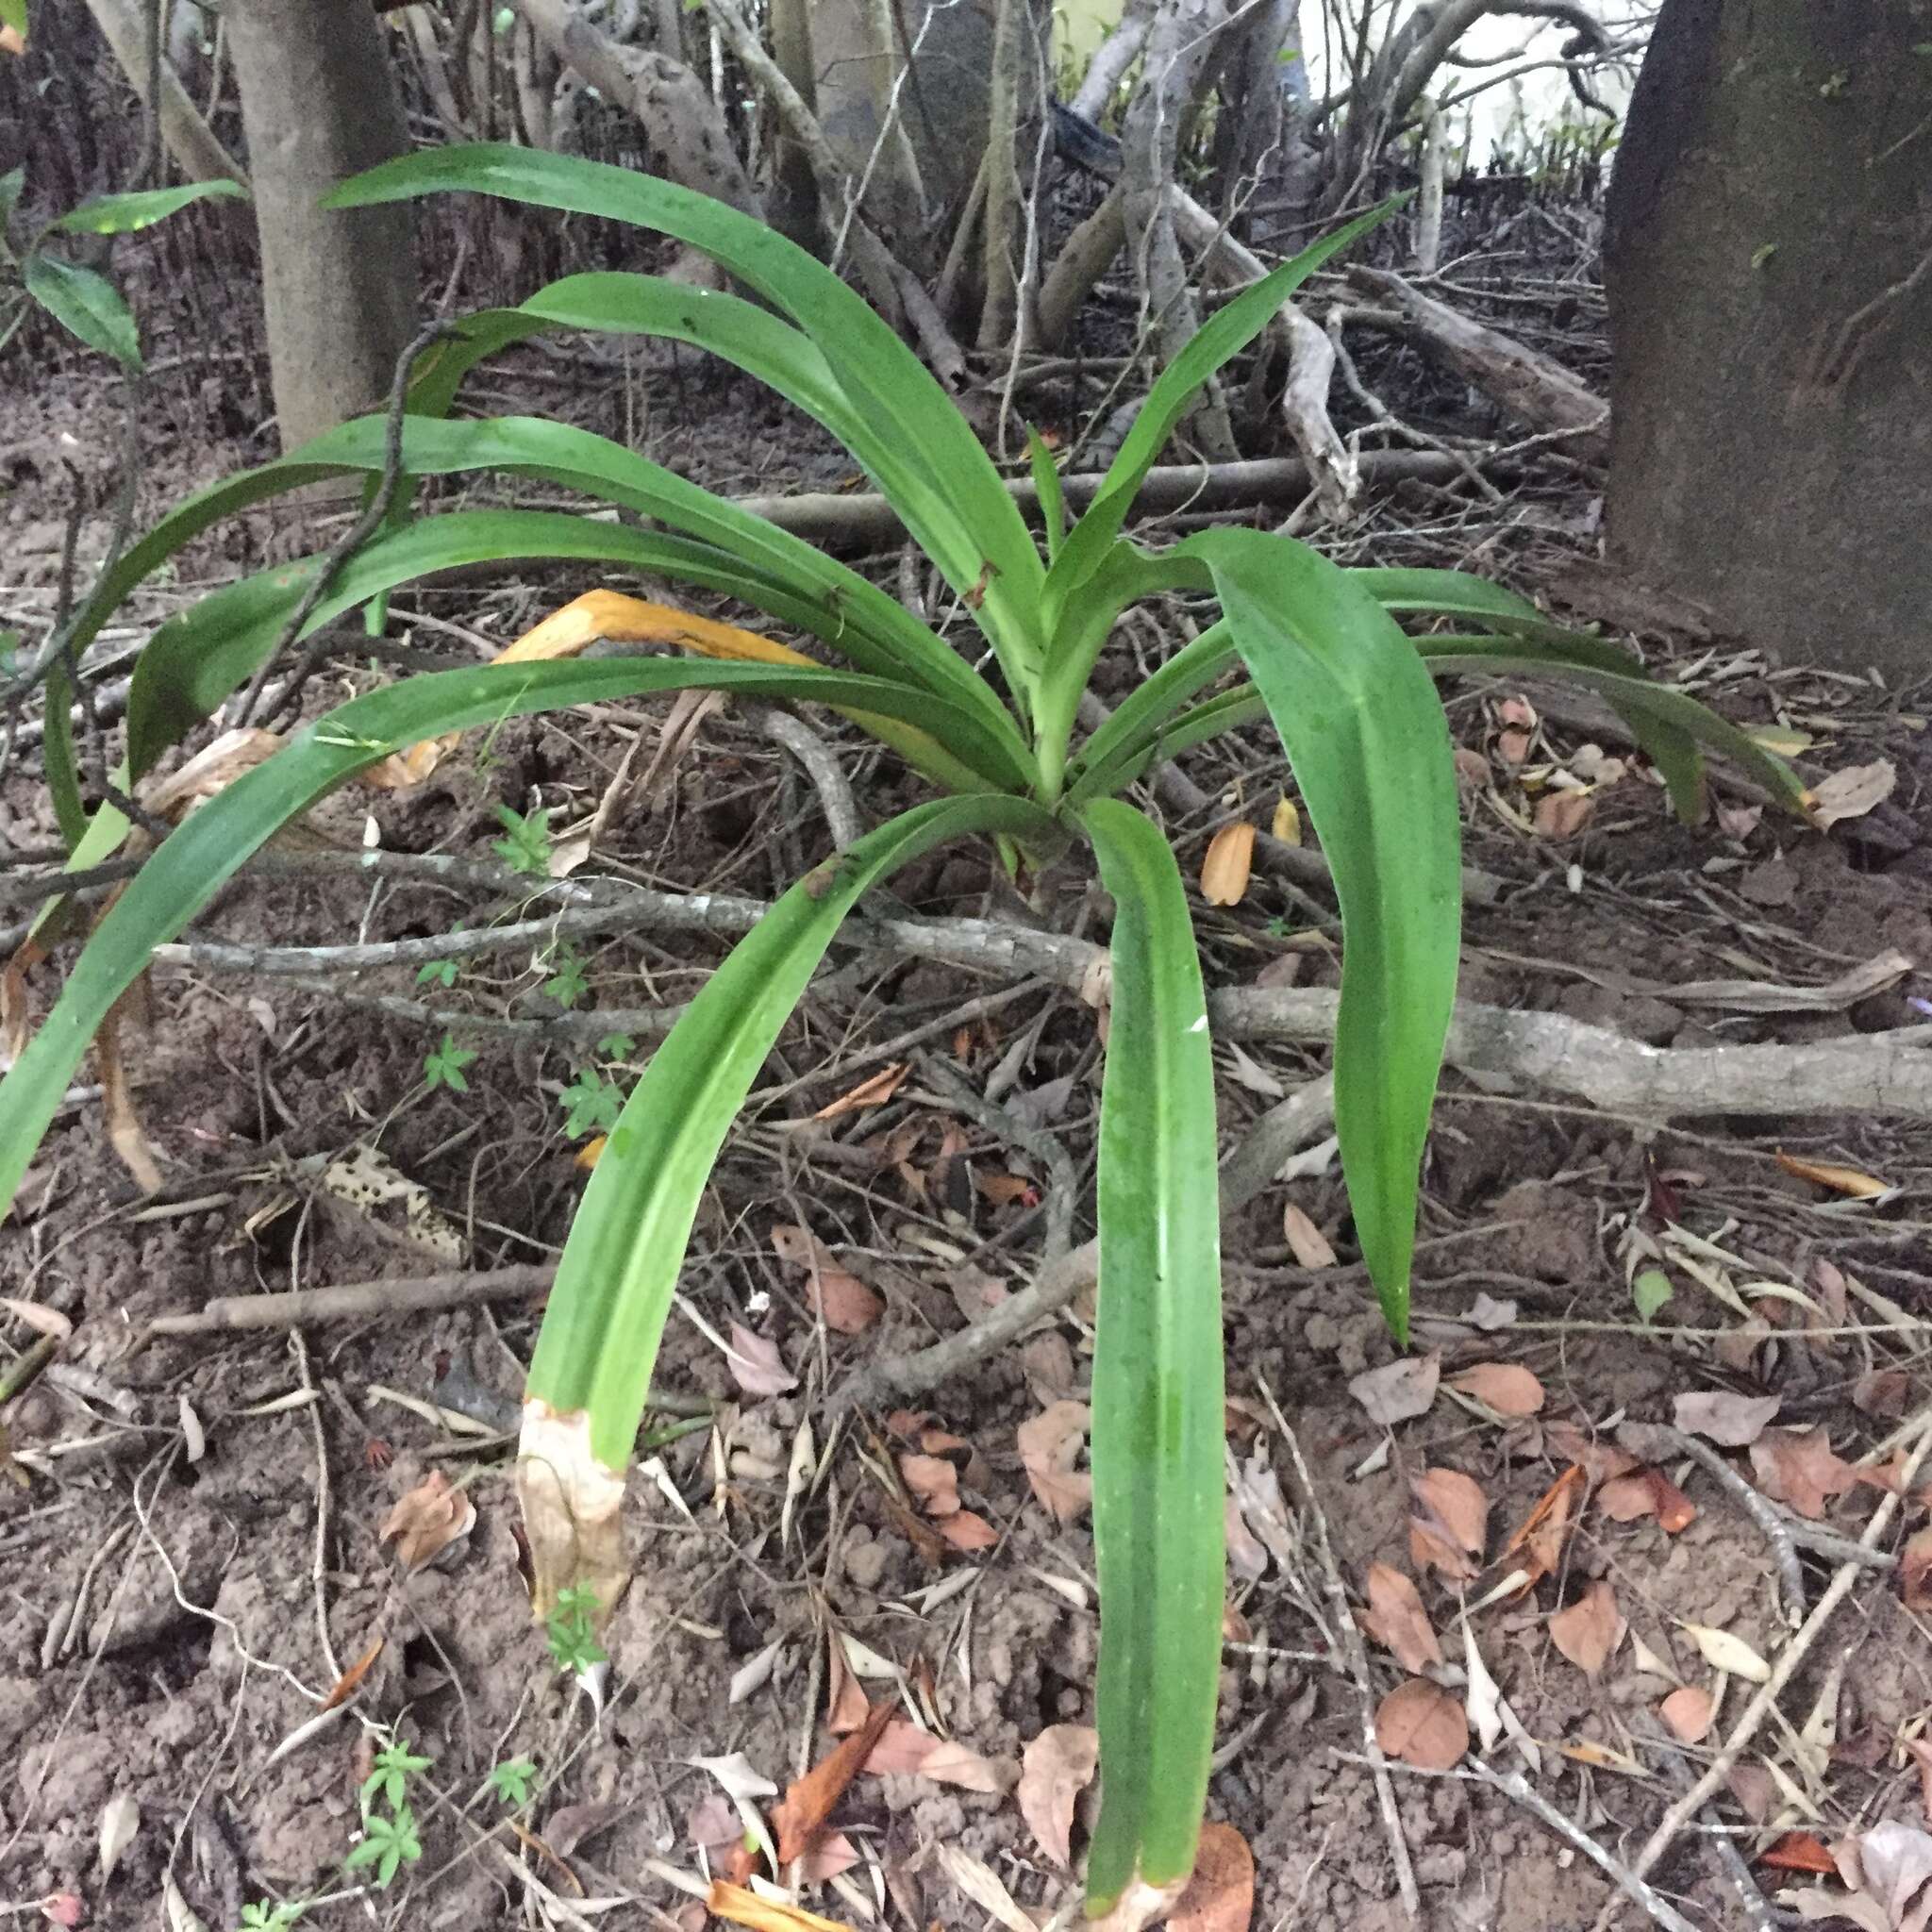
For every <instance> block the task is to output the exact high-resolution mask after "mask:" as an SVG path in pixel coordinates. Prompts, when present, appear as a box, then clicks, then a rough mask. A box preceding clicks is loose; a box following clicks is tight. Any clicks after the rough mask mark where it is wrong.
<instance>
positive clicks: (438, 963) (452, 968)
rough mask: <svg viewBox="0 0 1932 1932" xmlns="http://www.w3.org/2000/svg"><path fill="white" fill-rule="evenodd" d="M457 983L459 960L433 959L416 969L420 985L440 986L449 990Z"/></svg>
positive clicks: (417, 981) (417, 982)
mask: <svg viewBox="0 0 1932 1932" xmlns="http://www.w3.org/2000/svg"><path fill="white" fill-rule="evenodd" d="M456 983H457V962H456V961H455V960H454V959H431V960H430V961H429V962H428V963H427V964H426V965H423V966H419V967H418V968H417V969H416V984H417V985H418V986H440V987H441V988H442V989H443V991H445V992H447V991H449V989H450V988H451V987H453V986H454V985H455V984H456Z"/></svg>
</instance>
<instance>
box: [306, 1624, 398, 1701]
mask: <svg viewBox="0 0 1932 1932" xmlns="http://www.w3.org/2000/svg"><path fill="white" fill-rule="evenodd" d="M387 1641H388V1640H387V1639H386V1638H382V1637H378V1638H377V1639H376V1640H375V1642H374V1643H372V1644H371V1645H370V1646H369V1648H368V1649H367V1650H365V1651H364V1652H363V1653H362V1655H361V1656H360V1657H358V1658H357V1659H356V1661H355V1662H354V1663H352V1664H351V1665H350V1666H349V1668H348V1669H347V1670H346V1671H344V1672H343V1673H342V1674H341V1676H340V1677H338V1678H337V1679H336V1681H335V1683H334V1684H333V1685H332V1686H331V1687H330V1690H329V1693H328V1695H327V1696H326V1697H325V1698H324V1699H323V1702H322V1707H323V1709H324V1710H333V1709H334V1708H335V1707H336V1706H337V1705H339V1704H346V1703H348V1701H349V1699H350V1698H352V1697H353V1696H355V1694H356V1692H357V1691H359V1690H360V1689H361V1688H362V1680H363V1678H364V1677H366V1676H367V1675H368V1674H369V1673H370V1672H371V1671H372V1670H373V1669H374V1668H375V1660H376V1658H377V1657H380V1656H381V1655H382V1647H383V1645H384V1643H386V1642H387Z"/></svg>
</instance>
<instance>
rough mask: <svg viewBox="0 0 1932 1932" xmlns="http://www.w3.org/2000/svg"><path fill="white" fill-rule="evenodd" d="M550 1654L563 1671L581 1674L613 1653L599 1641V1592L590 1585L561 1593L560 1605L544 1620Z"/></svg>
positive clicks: (576, 1585)
mask: <svg viewBox="0 0 1932 1932" xmlns="http://www.w3.org/2000/svg"><path fill="white" fill-rule="evenodd" d="M543 1627H544V1631H545V1634H546V1635H547V1636H548V1638H549V1640H550V1655H551V1656H552V1657H555V1658H556V1659H557V1667H558V1670H560V1671H570V1672H572V1673H574V1674H576V1675H578V1676H581V1675H582V1674H584V1672H586V1671H588V1670H589V1669H590V1668H591V1665H592V1664H601V1663H602V1662H603V1661H604V1660H605V1658H606V1657H608V1655H609V1653H608V1651H607V1650H606V1649H605V1648H604V1646H603V1645H602V1644H601V1643H599V1642H598V1641H597V1592H596V1591H595V1590H594V1589H592V1588H591V1586H590V1585H589V1584H574V1585H571V1586H570V1587H568V1588H566V1589H563V1590H560V1591H558V1592H557V1606H556V1607H555V1608H554V1609H553V1610H552V1611H551V1612H550V1614H549V1616H548V1617H546V1618H545V1619H544V1624H543Z"/></svg>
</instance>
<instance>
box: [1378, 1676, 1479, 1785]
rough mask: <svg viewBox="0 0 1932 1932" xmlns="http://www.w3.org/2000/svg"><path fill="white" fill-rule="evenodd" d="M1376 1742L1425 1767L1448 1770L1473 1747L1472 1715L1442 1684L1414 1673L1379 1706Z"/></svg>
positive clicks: (1406, 1759) (1395, 1753)
mask: <svg viewBox="0 0 1932 1932" xmlns="http://www.w3.org/2000/svg"><path fill="white" fill-rule="evenodd" d="M1375 1742H1376V1743H1377V1744H1379V1745H1380V1746H1381V1747H1382V1749H1383V1750H1384V1751H1385V1752H1387V1753H1388V1755H1389V1756H1390V1757H1399V1758H1400V1759H1401V1760H1402V1762H1403V1763H1405V1764H1413V1765H1414V1766H1416V1768H1417V1769H1418V1770H1421V1771H1447V1770H1448V1769H1449V1768H1450V1766H1451V1765H1453V1764H1455V1763H1457V1762H1458V1761H1459V1760H1460V1758H1461V1757H1462V1754H1463V1753H1464V1752H1465V1751H1467V1750H1468V1749H1469V1719H1468V1718H1467V1717H1466V1716H1464V1715H1463V1709H1462V1706H1461V1705H1460V1704H1458V1703H1457V1700H1456V1699H1455V1698H1454V1697H1452V1696H1450V1694H1449V1693H1448V1691H1445V1690H1443V1689H1442V1687H1441V1685H1440V1684H1432V1683H1431V1682H1430V1681H1429V1680H1428V1678H1426V1677H1410V1678H1409V1679H1407V1682H1405V1683H1401V1684H1398V1685H1397V1686H1396V1687H1395V1689H1394V1690H1392V1691H1390V1693H1389V1694H1388V1696H1386V1697H1385V1698H1383V1700H1382V1702H1381V1703H1380V1704H1379V1705H1378V1706H1376V1707H1375Z"/></svg>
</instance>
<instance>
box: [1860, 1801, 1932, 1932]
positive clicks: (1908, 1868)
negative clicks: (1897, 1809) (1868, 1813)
mask: <svg viewBox="0 0 1932 1932" xmlns="http://www.w3.org/2000/svg"><path fill="white" fill-rule="evenodd" d="M1855 1842H1856V1845H1857V1862H1858V1867H1859V1871H1860V1874H1861V1876H1862V1877H1863V1880H1864V1883H1863V1885H1862V1887H1861V1890H1864V1891H1866V1892H1868V1893H1870V1894H1871V1896H1872V1897H1874V1898H1875V1899H1876V1900H1877V1901H1878V1902H1879V1904H1880V1905H1882V1906H1883V1907H1885V1910H1886V1912H1887V1914H1888V1915H1889V1916H1890V1920H1891V1923H1892V1924H1893V1925H1895V1926H1896V1927H1897V1928H1898V1932H1925V1924H1926V1922H1927V1920H1928V1919H1932V1898H1928V1897H1922V1896H1921V1894H1922V1893H1924V1890H1925V1888H1926V1886H1927V1885H1928V1884H1932V1836H1928V1835H1927V1834H1926V1833H1924V1832H1923V1831H1921V1830H1920V1829H1919V1828H1918V1827H1917V1826H1916V1825H1911V1824H1899V1823H1898V1822H1897V1821H1895V1820H1893V1819H1890V1818H1888V1819H1886V1820H1885V1821H1884V1823H1883V1824H1874V1826H1873V1827H1872V1828H1871V1830H1870V1831H1867V1832H1863V1833H1861V1834H1860V1835H1859V1836H1858V1838H1857V1840H1855ZM1840 1849H1842V1847H1841V1848H1840ZM1840 1871H1841V1872H1842V1867H1840Z"/></svg>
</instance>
